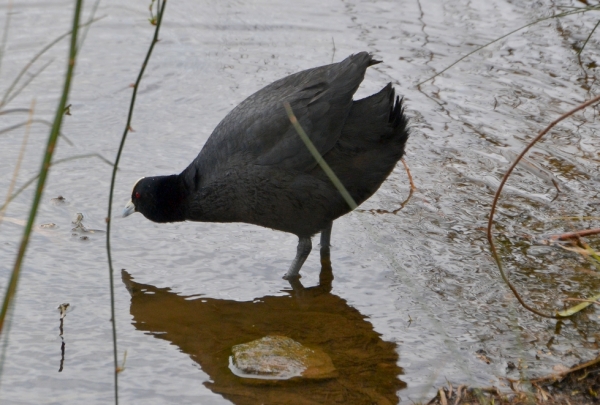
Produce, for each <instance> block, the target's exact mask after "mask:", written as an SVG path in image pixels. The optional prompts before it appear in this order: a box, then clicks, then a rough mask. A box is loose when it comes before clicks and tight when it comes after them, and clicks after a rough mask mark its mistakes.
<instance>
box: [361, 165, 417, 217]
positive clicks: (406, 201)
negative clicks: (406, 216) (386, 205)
mask: <svg viewBox="0 0 600 405" xmlns="http://www.w3.org/2000/svg"><path fill="white" fill-rule="evenodd" d="M400 160H401V161H402V164H403V165H404V169H406V174H407V175H408V181H409V182H410V191H409V192H408V197H406V200H404V201H403V202H402V203H401V204H400V207H398V208H396V209H395V210H393V211H388V210H382V209H377V208H373V209H370V210H356V211H358V212H370V213H371V214H392V215H396V214H397V213H398V212H400V210H402V209H403V208H404V207H405V206H406V204H408V201H410V199H411V198H412V196H413V193H414V192H415V190H416V189H417V187H416V186H415V183H414V182H413V178H412V175H411V174H410V169H409V168H408V165H407V164H406V162H405V161H404V158H402V159H400Z"/></svg>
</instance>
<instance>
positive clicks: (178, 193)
mask: <svg viewBox="0 0 600 405" xmlns="http://www.w3.org/2000/svg"><path fill="white" fill-rule="evenodd" d="M156 180H157V181H156V184H155V187H156V188H155V196H156V205H155V207H154V210H153V211H154V214H155V215H154V216H155V218H154V219H153V221H155V222H181V221H185V219H186V218H185V199H186V189H185V186H184V183H183V181H182V180H181V178H180V176H179V175H177V174H173V175H171V176H160V177H157V178H156Z"/></svg>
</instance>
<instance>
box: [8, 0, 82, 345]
mask: <svg viewBox="0 0 600 405" xmlns="http://www.w3.org/2000/svg"><path fill="white" fill-rule="evenodd" d="M82 3H83V0H76V3H75V12H74V16H73V30H72V34H71V46H70V49H69V60H68V63H67V73H66V75H65V83H64V87H63V91H62V95H61V98H60V101H59V103H58V108H57V109H56V115H55V118H54V124H53V126H52V130H51V131H50V135H49V136H48V144H47V146H46V151H45V153H44V159H43V161H42V167H41V168H40V176H39V180H38V185H37V189H36V193H35V196H34V199H33V204H32V205H31V211H30V212H29V218H28V220H27V225H26V226H25V231H24V232H23V239H22V240H21V244H20V246H19V253H18V254H17V258H16V260H15V264H14V267H13V270H12V273H11V277H10V281H9V282H8V286H7V289H6V293H5V295H4V302H3V303H2V310H1V312H0V334H1V333H2V329H3V327H4V321H5V319H6V313H7V312H8V309H9V307H10V304H11V303H12V301H13V298H14V296H15V293H16V291H17V284H18V280H19V275H20V272H21V266H22V264H23V260H24V259H25V251H26V250H27V245H28V244H29V236H30V235H31V230H32V228H33V222H34V221H35V217H36V214H37V210H38V207H39V205H40V201H41V199H42V193H43V192H44V186H45V184H46V178H47V177H48V171H49V169H50V162H51V161H52V155H53V153H54V150H55V149H56V143H57V140H58V135H59V133H60V126H61V124H62V119H63V113H64V109H65V106H66V105H67V98H68V96H69V90H70V88H71V79H72V77H73V70H74V68H75V57H76V50H77V49H76V45H77V31H78V28H79V16H80V15H81V5H82Z"/></svg>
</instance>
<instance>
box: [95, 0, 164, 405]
mask: <svg viewBox="0 0 600 405" xmlns="http://www.w3.org/2000/svg"><path fill="white" fill-rule="evenodd" d="M166 5H167V0H163V5H162V7H160V1H158V3H157V6H156V7H157V10H158V9H160V12H159V13H160V14H159V15H158V22H157V23H156V28H155V30H154V37H153V38H152V42H151V44H150V48H148V52H147V53H146V58H145V59H144V62H143V63H142V67H141V69H140V72H139V74H138V77H137V79H136V81H135V84H134V85H133V94H132V96H131V102H130V104H129V112H128V114H127V122H126V123H125V130H124V131H123V135H122V137H121V143H120V144H119V150H118V152H117V157H116V159H115V164H114V166H113V171H112V177H111V180H110V192H109V197H108V214H107V216H106V254H107V256H108V270H109V280H110V315H111V317H110V321H111V323H112V338H113V357H114V367H115V404H117V405H118V403H119V391H118V375H119V363H118V359H117V326H116V321H115V287H114V280H113V274H114V270H113V264H112V254H111V250H110V228H111V223H112V221H111V216H112V203H113V194H114V189H115V180H116V178H117V169H118V167H119V160H120V159H121V153H122V152H123V147H124V146H125V140H126V139H127V134H128V133H129V130H130V128H131V118H132V117H133V108H134V106H135V99H136V96H137V91H138V87H139V85H140V82H141V81H142V76H143V75H144V71H145V70H146V66H147V65H148V61H149V60H150V55H152V50H153V49H154V45H155V44H156V43H157V42H158V31H159V29H160V23H161V21H162V17H163V13H164V11H165V6H166Z"/></svg>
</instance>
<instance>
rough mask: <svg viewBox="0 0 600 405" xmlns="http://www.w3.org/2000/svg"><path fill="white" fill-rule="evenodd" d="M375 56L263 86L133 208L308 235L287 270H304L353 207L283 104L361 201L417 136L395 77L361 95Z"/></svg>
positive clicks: (171, 217) (160, 218)
mask: <svg viewBox="0 0 600 405" xmlns="http://www.w3.org/2000/svg"><path fill="white" fill-rule="evenodd" d="M376 63H379V62H378V61H376V60H374V59H373V58H372V56H371V55H369V54H368V53H366V52H361V53H358V54H355V55H351V56H349V57H348V58H346V59H344V60H343V61H341V62H339V63H335V64H331V65H326V66H321V67H317V68H313V69H308V70H305V71H302V72H299V73H296V74H292V75H290V76H287V77H285V78H283V79H280V80H277V81H275V82H273V83H271V84H270V85H268V86H266V87H264V88H263V89H261V90H259V91H258V92H256V93H254V94H253V95H251V96H250V97H248V98H247V99H246V100H244V101H243V102H242V103H240V104H239V105H238V106H237V107H235V108H234V109H233V110H232V111H231V112H230V113H229V114H228V115H227V116H226V117H225V118H224V119H223V120H222V121H221V122H220V123H219V124H218V125H217V127H216V128H215V130H214V132H213V133H212V135H211V136H210V138H209V139H208V141H207V142H206V144H205V145H204V147H203V148H202V150H201V151H200V153H199V155H198V156H197V157H196V159H194V161H193V162H192V163H191V164H190V165H189V166H188V167H187V168H186V169H185V170H184V171H183V172H182V173H180V174H179V175H171V176H157V177H147V178H143V179H141V180H139V181H138V182H137V183H136V184H135V186H134V189H133V192H132V201H131V202H130V205H128V207H126V211H125V213H124V215H125V216H126V215H129V214H130V213H132V212H135V211H138V212H141V213H142V214H143V215H144V216H146V217H147V218H148V219H150V220H152V221H155V222H177V221H184V220H190V221H202V222H245V223H250V224H254V225H260V226H263V227H267V228H271V229H276V230H279V231H284V232H289V233H293V234H295V235H297V236H298V237H299V239H300V243H299V247H298V255H297V256H296V259H295V260H294V263H295V264H294V263H293V264H292V267H294V266H295V267H297V268H290V270H289V271H288V273H287V274H286V276H288V277H287V278H289V277H291V276H296V275H297V274H298V271H299V270H300V267H301V266H302V263H303V262H304V259H306V256H308V253H306V251H308V252H310V246H311V245H310V243H311V242H310V238H311V237H312V236H313V235H314V234H315V233H317V232H322V238H321V242H322V243H321V244H322V245H323V243H326V244H327V245H328V244H329V232H330V230H331V223H332V221H333V220H335V219H336V218H338V217H340V216H342V215H344V214H346V213H348V212H349V211H350V210H351V208H350V207H349V206H348V204H347V203H346V202H345V200H344V199H343V198H342V196H341V194H340V193H339V191H338V190H337V189H336V188H335V187H334V185H333V183H332V182H331V180H330V179H329V178H328V177H327V175H326V174H325V173H324V172H323V170H322V169H321V167H320V166H318V165H317V162H316V160H315V159H314V157H313V156H312V155H311V154H310V152H309V150H308V149H307V147H306V146H305V145H304V143H303V141H302V139H301V138H300V136H299V135H298V134H297V133H296V130H295V129H294V127H293V126H292V125H291V123H290V120H289V118H288V116H287V114H286V112H285V109H284V107H283V103H284V102H286V101H287V102H288V103H290V105H291V107H292V110H293V111H294V114H295V116H296V117H297V119H298V121H299V123H300V125H301V126H302V127H303V129H304V130H305V131H306V133H307V134H308V136H309V138H310V139H311V142H312V143H313V144H314V145H315V147H316V148H317V150H318V152H319V153H320V154H321V156H323V158H324V160H325V161H326V162H327V163H328V164H329V166H330V167H331V168H332V170H333V171H334V173H336V175H337V176H338V178H339V179H340V181H341V182H342V184H343V185H344V186H345V187H346V189H347V190H348V192H349V193H350V195H351V196H352V198H353V199H354V200H355V202H356V203H357V204H361V203H362V202H364V201H365V200H366V199H367V198H369V197H370V196H371V195H372V194H373V193H374V192H375V191H377V189H378V188H379V186H380V185H381V183H382V182H383V181H384V180H385V178H386V177H387V176H388V175H389V173H390V172H391V171H392V170H393V168H394V166H395V165H396V163H397V162H398V160H399V159H400V158H401V157H402V155H403V153H404V146H405V144H406V141H407V139H408V129H407V119H406V117H405V116H404V114H403V110H402V105H401V101H400V100H399V99H398V98H397V97H395V93H394V89H393V88H392V85H391V83H390V84H388V85H387V86H386V87H384V88H383V89H382V90H381V91H380V92H378V93H376V94H374V95H372V96H370V97H367V98H365V99H362V100H358V101H354V100H353V99H352V97H353V95H354V93H355V92H356V90H357V88H358V86H359V85H360V83H361V82H362V80H363V78H364V74H365V71H366V69H367V68H368V67H369V66H371V65H374V64H376ZM324 236H326V238H325V239H326V240H324ZM301 245H302V246H301ZM304 254H305V257H304V258H302V257H299V256H300V255H304ZM298 261H299V262H300V263H297V262H298Z"/></svg>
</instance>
